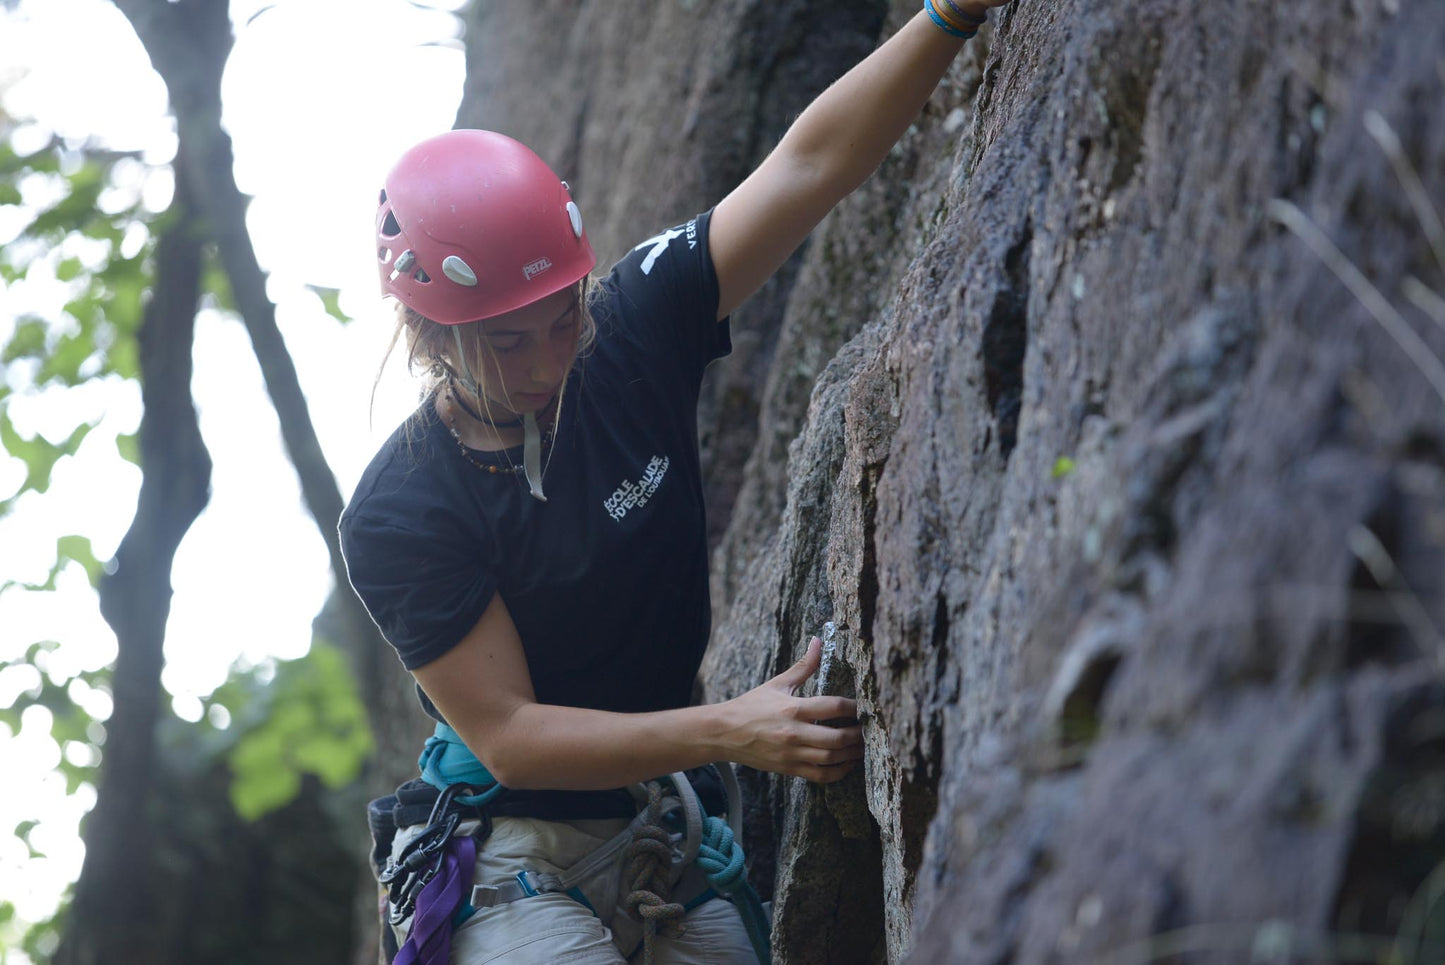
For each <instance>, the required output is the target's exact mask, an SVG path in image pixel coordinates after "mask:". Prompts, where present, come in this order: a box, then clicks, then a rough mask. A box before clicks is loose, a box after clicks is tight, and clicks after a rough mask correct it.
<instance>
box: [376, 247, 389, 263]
mask: <svg viewBox="0 0 1445 965" xmlns="http://www.w3.org/2000/svg"><path fill="white" fill-rule="evenodd" d="M376 260H377V261H379V262H381V263H382V264H383V265H385V264H387V263H388V262H390V261H391V249H390V248H388V247H386V246H385V245H383V246H382V247H380V248H378V249H376Z"/></svg>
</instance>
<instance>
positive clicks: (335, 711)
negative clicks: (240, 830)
mask: <svg viewBox="0 0 1445 965" xmlns="http://www.w3.org/2000/svg"><path fill="white" fill-rule="evenodd" d="M213 698H214V699H216V700H217V701H218V702H221V703H223V704H224V705H225V706H226V707H227V709H228V710H230V711H231V712H232V727H231V730H232V731H233V732H238V731H239V732H241V733H240V734H239V736H238V738H237V739H236V742H235V744H234V747H233V749H232V751H231V753H230V755H229V758H228V762H229V764H230V767H231V774H232V786H231V800H232V804H233V805H234V806H235V808H236V811H237V813H238V814H241V815H242V816H243V817H245V818H246V819H247V820H255V819H256V818H258V817H261V816H262V815H264V814H266V813H269V812H270V811H273V810H275V809H276V808H279V807H282V806H284V805H285V804H287V803H289V802H290V800H291V799H292V798H293V797H294V796H295V794H296V793H297V791H298V790H299V789H300V787H301V776H302V775H303V774H314V775H316V776H317V777H318V778H320V780H321V781H322V782H323V783H325V784H326V785H327V786H329V787H339V786H342V785H344V784H346V783H348V782H350V781H352V780H354V779H355V778H356V776H357V774H359V773H360V771H361V767H362V764H363V763H364V762H365V760H366V757H367V755H368V754H370V753H371V748H372V738H371V731H370V729H369V728H368V725H367V719H366V710H365V708H364V707H363V706H362V705H361V701H360V699H359V698H358V697H357V693H356V685H355V681H354V680H353V679H352V677H351V673H350V670H349V669H348V667H347V665H346V660H345V658H344V657H343V656H342V654H341V653H340V651H339V650H337V649H336V648H335V647H333V646H331V645H329V644H326V643H324V642H323V641H321V640H316V641H313V643H312V647H311V651H310V652H309V653H307V655H306V656H304V657H301V658H300V659H298V660H289V661H283V662H281V663H279V664H278V665H277V667H276V676H275V679H274V680H272V681H271V683H270V684H269V685H267V686H261V685H259V684H258V683H257V682H256V681H255V679H254V678H251V679H250V680H249V681H247V680H246V678H245V677H244V676H239V675H238V676H233V678H232V679H231V680H230V681H228V683H227V684H226V685H225V686H224V687H222V688H219V689H218V690H217V692H216V694H215V695H213Z"/></svg>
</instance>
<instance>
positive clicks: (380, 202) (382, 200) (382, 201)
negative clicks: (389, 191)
mask: <svg viewBox="0 0 1445 965" xmlns="http://www.w3.org/2000/svg"><path fill="white" fill-rule="evenodd" d="M383 204H386V188H382V189H381V197H380V198H378V199H377V201H376V205H377V207H381V206H382V205H383Z"/></svg>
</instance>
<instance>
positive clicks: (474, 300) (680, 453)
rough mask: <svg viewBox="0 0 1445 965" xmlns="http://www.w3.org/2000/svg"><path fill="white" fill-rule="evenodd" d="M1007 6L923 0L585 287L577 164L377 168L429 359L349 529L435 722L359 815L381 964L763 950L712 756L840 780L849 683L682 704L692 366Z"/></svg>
mask: <svg viewBox="0 0 1445 965" xmlns="http://www.w3.org/2000/svg"><path fill="white" fill-rule="evenodd" d="M1003 2H1005V0H959V2H954V0H926V2H925V4H924V9H923V11H922V12H920V13H919V14H918V15H917V16H915V17H914V18H913V19H912V20H910V21H909V22H908V23H907V24H905V25H904V26H903V28H902V29H901V30H899V31H898V33H897V34H895V35H894V36H893V37H892V38H890V39H889V40H888V41H887V42H886V43H884V44H883V45H882V46H881V47H879V48H878V49H877V50H876V51H875V52H874V53H872V54H871V55H869V56H868V57H867V58H866V59H865V60H863V61H862V62H861V63H859V64H858V65H857V66H856V67H854V68H853V69H852V70H850V71H849V72H848V73H847V74H846V75H844V76H843V77H842V78H841V79H839V80H838V81H837V82H836V83H835V84H834V85H833V86H832V87H831V88H829V89H828V90H827V91H826V92H824V93H823V94H822V95H820V96H819V97H818V98H817V99H816V100H815V101H814V102H813V103H812V105H811V106H809V107H808V109H807V110H805V111H804V112H803V113H802V114H801V115H800V116H799V117H798V119H797V120H796V121H795V122H794V123H793V125H792V126H791V127H790V129H789V130H788V132H787V133H786V135H785V136H784V137H783V139H782V140H781V142H780V143H779V144H778V146H777V148H776V149H775V150H774V151H773V152H772V153H771V154H770V155H769V156H768V157H767V158H766V160H764V161H763V163H762V164H761V165H759V167H758V168H757V170H756V171H754V172H753V173H752V174H751V175H750V176H749V177H748V178H747V179H746V180H745V181H743V183H742V184H740V185H739V186H738V187H737V188H736V189H735V190H733V191H732V192H731V193H730V194H728V196H727V197H725V198H724V199H723V200H722V201H720V202H719V203H718V204H717V206H716V207H715V208H713V209H712V210H711V211H709V212H706V213H703V214H700V215H698V216H697V217H695V218H693V219H692V220H690V221H687V222H686V223H684V224H682V225H679V226H677V227H675V228H671V229H669V230H666V231H663V232H661V233H660V234H658V235H656V236H655V237H652V238H649V239H647V240H646V241H643V242H642V243H641V244H639V245H638V246H637V247H636V248H634V249H633V250H632V251H631V252H630V253H629V254H628V255H627V256H626V257H624V258H623V259H622V261H621V262H619V263H618V264H617V265H616V266H615V267H613V268H612V269H611V272H610V273H609V274H607V275H606V276H605V277H604V278H601V279H600V280H593V278H592V271H593V268H594V267H595V265H596V258H595V257H594V255H593V253H592V249H591V247H590V245H589V244H588V241H587V233H586V230H585V227H584V223H583V220H582V215H581V212H580V210H579V209H578V207H577V205H576V204H575V203H574V202H573V200H572V198H571V195H570V190H569V188H568V186H567V185H566V183H565V182H562V181H561V180H559V179H558V177H557V176H556V175H555V174H554V173H553V172H552V171H551V169H549V168H548V166H547V165H546V164H545V163H544V162H543V161H542V160H541V159H540V158H538V157H537V156H536V155H535V154H533V153H532V152H531V151H530V150H529V149H527V148H526V147H524V146H522V145H521V144H519V143H517V142H516V141H513V140H511V139H509V138H507V137H504V136H502V135H500V134H495V133H491V132H486V131H468V130H458V131H451V132H448V133H445V134H442V135H440V136H437V137H433V138H431V139H429V140H426V141H423V142H422V143H420V144H418V145H417V146H415V147H413V148H412V149H411V150H409V151H408V152H406V154H404V155H403V156H402V158H401V159H400V160H399V161H398V163H397V164H396V166H395V167H394V169H393V170H392V171H391V173H390V174H389V175H388V177H387V179H386V182H385V185H384V188H383V190H382V191H381V194H380V199H379V207H378V212H377V217H376V226H377V242H376V244H377V258H378V264H379V270H380V275H381V284H382V288H383V291H384V293H385V294H386V295H389V296H391V297H392V298H393V299H395V301H396V302H397V303H398V310H399V315H400V325H399V333H404V334H405V337H406V344H407V347H408V354H409V361H410V363H411V365H412V367H413V368H414V369H415V370H420V371H422V372H425V373H426V375H427V383H426V386H425V391H424V393H423V399H422V402H421V404H420V406H419V408H418V409H417V410H416V412H415V413H414V414H413V415H412V416H411V417H410V418H409V419H408V420H407V421H406V422H405V423H404V424H403V425H402V426H401V427H400V428H399V429H398V430H397V431H396V433H394V434H393V436H392V437H391V438H390V439H389V440H388V441H387V443H386V444H385V445H384V446H383V447H382V449H381V451H380V452H379V453H378V454H377V456H376V458H375V459H374V460H373V461H372V463H371V464H370V466H369V467H368V469H367V470H366V472H365V474H364V475H363V477H362V479H361V481H360V483H359V484H358V486H357V488H356V491H355V494H354V495H353V497H352V499H351V502H350V504H349V506H348V507H347V509H346V511H345V513H344V515H343V516H342V520H341V537H342V545H343V548H344V551H345V556H346V561H347V565H348V569H349V575H350V579H351V582H352V585H353V587H354V588H355V590H356V592H357V593H358V595H359V596H360V597H361V599H362V601H363V602H364V603H365V604H366V606H367V609H368V611H369V612H370V614H371V616H372V618H373V619H374V620H375V621H376V623H377V625H378V626H379V628H380V629H381V631H382V633H383V634H384V636H385V637H386V639H387V640H388V641H389V642H390V643H391V644H392V646H393V647H395V648H396V650H397V652H398V654H399V655H400V657H401V661H402V663H403V665H404V666H405V667H406V668H407V669H408V670H409V671H410V672H411V673H412V675H413V677H414V678H415V680H416V683H417V686H418V692H419V695H420V697H421V700H422V704H423V706H424V708H425V709H426V711H427V712H428V713H429V714H430V715H431V716H432V717H434V718H436V720H437V721H438V724H437V732H436V735H435V736H434V737H433V738H431V739H430V740H428V742H427V745H426V748H425V749H424V751H423V754H422V758H421V761H420V765H421V769H422V777H421V779H419V780H418V781H414V782H411V783H409V784H408V785H404V786H403V787H402V788H400V789H398V793H397V795H394V796H392V797H389V798H384V799H382V800H381V801H378V802H373V806H372V809H371V813H370V816H371V818H372V821H373V830H374V831H375V832H376V833H377V836H378V842H377V843H378V851H377V853H376V854H375V855H374V857H375V859H376V860H377V863H378V865H379V866H380V867H381V868H382V874H381V877H382V880H383V883H384V884H386V885H387V887H388V889H389V891H388V916H389V920H390V923H391V925H393V926H394V929H395V937H396V940H397V941H399V942H402V943H403V944H402V946H401V949H400V951H399V952H398V956H397V959H396V960H397V961H398V962H407V963H409V962H413V961H421V962H437V963H444V962H446V961H448V960H450V961H452V962H457V963H470V962H483V961H485V962H495V963H502V962H556V961H564V960H565V961H568V962H584V961H585V962H612V963H616V962H621V961H624V960H625V959H626V958H627V957H628V956H633V955H636V956H637V957H638V959H639V960H641V959H642V958H644V957H645V958H646V959H647V960H648V961H658V962H695V961H696V962H701V961H709V962H724V961H726V962H746V961H753V960H754V959H755V957H764V956H766V954H767V949H766V938H767V935H766V932H767V922H766V919H765V918H763V917H762V915H761V910H760V907H759V906H758V905H757V902H756V896H755V895H752V893H751V889H750V888H748V887H747V884H746V879H745V877H744V876H743V875H742V874H741V870H740V869H741V856H740V852H739V851H738V843H737V840H736V838H737V834H736V831H737V819H738V815H737V813H736V812H737V810H738V805H737V802H736V797H735V795H733V796H732V804H731V807H730V810H731V812H732V813H730V814H729V815H728V816H729V818H730V819H731V821H732V825H731V826H729V825H728V824H724V823H723V822H722V821H721V820H720V819H719V817H718V813H719V812H720V811H722V810H724V809H725V808H726V807H727V805H726V804H725V803H724V801H725V800H726V799H727V797H728V796H727V795H726V794H723V793H720V792H719V788H722V789H723V790H726V789H727V786H728V784H729V782H730V778H731V771H730V769H729V768H728V767H727V766H726V765H723V766H721V767H718V768H716V769H715V770H709V769H708V768H707V767H706V765H708V764H709V762H714V761H723V762H739V763H742V764H745V765H747V766H749V767H753V768H758V769H761V770H765V771H773V772H778V773H782V774H788V775H795V776H800V777H804V778H807V779H809V780H812V781H819V782H831V781H836V780H838V779H840V778H842V777H843V776H844V775H846V774H847V773H848V772H849V771H850V770H851V769H852V768H853V767H854V766H855V765H856V764H857V762H858V761H859V759H860V758H861V757H862V737H861V733H860V727H859V726H858V724H857V723H856V719H855V718H856V705H855V703H854V701H852V700H849V699H845V698H842V697H836V696H816V697H798V696H794V691H796V690H797V689H798V688H799V687H800V686H801V685H802V684H803V683H804V682H805V681H806V680H807V679H808V678H809V677H810V676H811V675H812V674H813V673H814V672H815V670H816V669H817V666H818V663H819V644H818V642H817V641H816V640H814V641H812V642H811V643H810V645H809V648H808V650H807V653H806V655H805V656H804V657H803V658H802V659H801V660H800V661H799V662H798V663H797V664H795V665H794V666H793V667H792V668H790V669H789V670H787V671H786V672H784V673H783V674H780V675H779V676H777V677H775V678H773V679H772V680H770V681H768V682H767V683H765V684H763V685H762V686H760V687H758V688H756V689H755V690H752V691H750V692H748V693H745V694H743V695H742V696H740V697H737V698H734V699H732V700H729V701H726V702H723V703H716V704H709V705H704V706H690V698H691V694H692V685H693V680H694V676H695V674H696V673H697V670H698V666H699V663H700V661H701V659H702V655H703V649H704V647H705V645H706V643H707V639H708V633H709V622H710V611H709V600H708V571H707V564H708V559H707V552H706V541H705V537H704V533H705V529H704V517H703V504H702V480H701V478H700V471H699V459H698V446H697V425H696V418H697V416H696V410H697V402H698V393H699V385H700V381H701V379H702V375H703V370H704V369H705V368H706V367H707V365H708V364H709V363H710V362H712V361H713V360H714V359H716V358H719V357H721V356H723V355H725V354H727V353H728V351H729V348H730V344H729V330H728V315H729V313H731V312H732V311H733V309H735V308H736V307H737V306H738V305H739V304H741V303H742V302H743V300H744V299H746V298H747V297H748V296H749V295H751V294H752V293H753V292H755V291H757V290H758V288H759V287H760V286H762V284H763V283H764V282H765V281H766V280H767V279H768V277H769V276H770V275H771V274H772V273H773V272H774V271H775V270H777V268H778V267H779V266H780V265H781V264H782V263H783V261H784V260H785V259H786V258H787V257H788V256H789V254H791V253H792V252H793V250H794V249H795V248H796V247H797V246H798V245H799V244H800V243H801V242H802V241H803V239H804V237H805V236H806V235H807V234H808V232H809V231H811V230H812V228H813V227H814V226H815V225H816V224H817V223H818V221H819V220H820V219H821V218H822V217H823V216H824V215H825V214H826V213H827V212H828V211H829V210H830V209H832V207H833V206H834V205H835V204H836V203H837V202H838V201H839V200H841V199H842V198H843V197H845V196H846V195H847V194H848V193H849V192H851V191H852V190H853V189H854V188H856V187H857V186H858V185H859V184H860V183H862V181H863V180H864V179H865V178H867V177H868V175H869V174H870V173H871V172H872V171H873V170H874V168H876V167H877V165H878V164H879V163H880V162H881V161H882V159H883V157H884V156H885V155H886V153H887V152H888V150H889V149H890V148H891V147H892V145H893V144H894V142H895V141H896V140H897V139H898V138H899V137H900V136H901V135H902V134H903V132H904V131H905V130H906V129H907V127H908V125H909V124H910V123H911V122H912V121H913V119H914V118H915V117H916V115H917V114H918V113H919V111H920V110H921V109H922V107H923V104H924V102H925V101H926V100H927V98H928V96H929V94H930V92H931V91H932V90H933V89H934V87H935V86H936V84H937V83H938V81H939V79H940V78H941V77H942V75H943V73H944V71H945V70H946V69H947V68H948V65H949V63H950V62H951V61H952V59H953V58H954V56H955V55H956V54H957V53H958V51H959V49H960V48H961V46H962V44H963V42H964V40H965V39H967V37H969V36H972V34H973V32H974V31H975V30H976V29H977V28H978V26H979V25H981V24H982V23H983V21H984V17H985V14H986V10H987V8H988V7H991V6H999V5H1001V4H1002V3H1003ZM839 720H843V721H844V724H843V725H842V726H825V725H823V724H821V723H818V722H819V721H833V722H837V721H839ZM849 721H851V722H849ZM647 782H650V783H647Z"/></svg>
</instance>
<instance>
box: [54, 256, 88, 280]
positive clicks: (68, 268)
mask: <svg viewBox="0 0 1445 965" xmlns="http://www.w3.org/2000/svg"><path fill="white" fill-rule="evenodd" d="M84 270H85V266H84V265H83V264H81V261H80V259H79V258H66V259H64V260H63V261H61V263H60V264H58V265H56V266H55V277H56V278H58V279H59V280H60V281H74V280H75V279H77V278H79V277H80V273H81V272H82V271H84Z"/></svg>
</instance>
